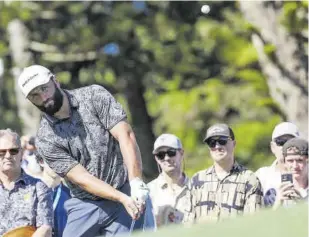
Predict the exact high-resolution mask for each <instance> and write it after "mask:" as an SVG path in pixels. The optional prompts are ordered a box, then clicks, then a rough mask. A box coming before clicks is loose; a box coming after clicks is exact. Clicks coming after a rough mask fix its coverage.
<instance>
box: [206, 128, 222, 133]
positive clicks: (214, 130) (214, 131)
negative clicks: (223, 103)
mask: <svg viewBox="0 0 309 237" xmlns="http://www.w3.org/2000/svg"><path fill="white" fill-rule="evenodd" d="M216 132H224V129H223V128H213V129H211V130H210V131H209V133H216Z"/></svg>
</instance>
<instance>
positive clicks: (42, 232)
mask: <svg viewBox="0 0 309 237" xmlns="http://www.w3.org/2000/svg"><path fill="white" fill-rule="evenodd" d="M51 236H52V228H51V227H50V226H48V225H42V226H40V227H39V228H38V229H37V230H36V231H35V232H34V234H33V235H32V237H51Z"/></svg>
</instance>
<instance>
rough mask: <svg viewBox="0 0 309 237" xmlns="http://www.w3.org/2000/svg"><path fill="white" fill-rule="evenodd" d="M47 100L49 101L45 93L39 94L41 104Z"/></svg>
mask: <svg viewBox="0 0 309 237" xmlns="http://www.w3.org/2000/svg"><path fill="white" fill-rule="evenodd" d="M48 99H49V97H48V94H47V93H45V92H42V93H41V100H42V101H43V102H46V101H47V100H48Z"/></svg>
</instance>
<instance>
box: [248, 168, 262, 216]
mask: <svg viewBox="0 0 309 237" xmlns="http://www.w3.org/2000/svg"><path fill="white" fill-rule="evenodd" d="M245 200H246V201H245V206H244V213H253V212H256V211H257V210H258V209H260V208H261V207H262V206H263V190H262V186H261V183H260V181H259V179H258V178H257V177H256V175H255V174H254V173H252V174H251V175H250V176H249V179H248V181H247V183H246V197H245Z"/></svg>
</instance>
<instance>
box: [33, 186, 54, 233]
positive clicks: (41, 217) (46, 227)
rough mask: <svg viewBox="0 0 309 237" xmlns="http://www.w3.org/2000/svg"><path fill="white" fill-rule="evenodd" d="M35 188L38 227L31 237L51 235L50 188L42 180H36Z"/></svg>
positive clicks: (51, 205) (51, 197)
mask: <svg viewBox="0 0 309 237" xmlns="http://www.w3.org/2000/svg"><path fill="white" fill-rule="evenodd" d="M36 189H37V198H38V204H37V213H36V214H37V216H36V226H37V228H38V229H37V230H36V231H35V233H34V234H33V237H51V234H52V225H53V195H52V190H51V189H49V188H48V187H47V186H46V185H45V184H44V183H43V182H42V181H38V182H37V184H36Z"/></svg>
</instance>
